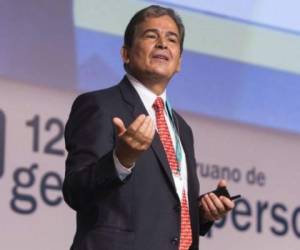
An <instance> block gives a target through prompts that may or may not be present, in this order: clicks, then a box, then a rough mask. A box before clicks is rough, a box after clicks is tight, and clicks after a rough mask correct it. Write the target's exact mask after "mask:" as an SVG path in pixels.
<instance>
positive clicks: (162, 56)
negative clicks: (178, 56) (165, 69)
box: [152, 54, 169, 61]
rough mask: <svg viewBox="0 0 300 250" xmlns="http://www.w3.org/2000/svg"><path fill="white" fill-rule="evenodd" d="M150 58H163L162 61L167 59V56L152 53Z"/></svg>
mask: <svg viewBox="0 0 300 250" xmlns="http://www.w3.org/2000/svg"><path fill="white" fill-rule="evenodd" d="M152 58H154V59H160V60H164V61H169V57H168V56H166V55H161V54H158V55H154V56H153V57H152Z"/></svg>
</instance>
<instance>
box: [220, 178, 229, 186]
mask: <svg viewBox="0 0 300 250" xmlns="http://www.w3.org/2000/svg"><path fill="white" fill-rule="evenodd" d="M226 186H227V182H226V181H225V180H224V179H222V180H220V181H219V183H218V187H226Z"/></svg>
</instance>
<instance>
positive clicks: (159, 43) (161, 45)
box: [156, 37, 168, 49]
mask: <svg viewBox="0 0 300 250" xmlns="http://www.w3.org/2000/svg"><path fill="white" fill-rule="evenodd" d="M156 47H157V48H159V49H166V48H167V47H168V46H167V43H166V41H165V39H164V38H162V37H160V38H159V39H158V40H157V43H156Z"/></svg>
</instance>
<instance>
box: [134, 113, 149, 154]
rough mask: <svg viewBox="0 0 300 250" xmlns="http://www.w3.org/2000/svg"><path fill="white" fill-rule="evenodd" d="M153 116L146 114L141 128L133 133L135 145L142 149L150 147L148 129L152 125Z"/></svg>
mask: <svg viewBox="0 0 300 250" xmlns="http://www.w3.org/2000/svg"><path fill="white" fill-rule="evenodd" d="M150 122H151V118H150V116H146V118H145V120H144V122H143V123H142V125H141V126H140V127H139V129H138V130H137V131H136V132H135V133H134V134H133V135H132V137H133V138H132V139H133V143H134V145H135V147H140V150H146V149H148V147H149V144H150V142H151V141H150V139H149V138H148V137H147V135H146V131H147V129H148V127H149V125H150Z"/></svg>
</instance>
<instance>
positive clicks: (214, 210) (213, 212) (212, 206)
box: [204, 194, 220, 220]
mask: <svg viewBox="0 0 300 250" xmlns="http://www.w3.org/2000/svg"><path fill="white" fill-rule="evenodd" d="M204 199H205V201H206V204H207V207H208V209H209V211H210V214H211V216H212V217H213V218H214V219H215V220H218V219H220V215H219V211H218V209H217V207H216V206H215V204H214V202H213V201H212V199H211V198H210V196H209V195H208V194H207V195H205V196H204Z"/></svg>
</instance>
